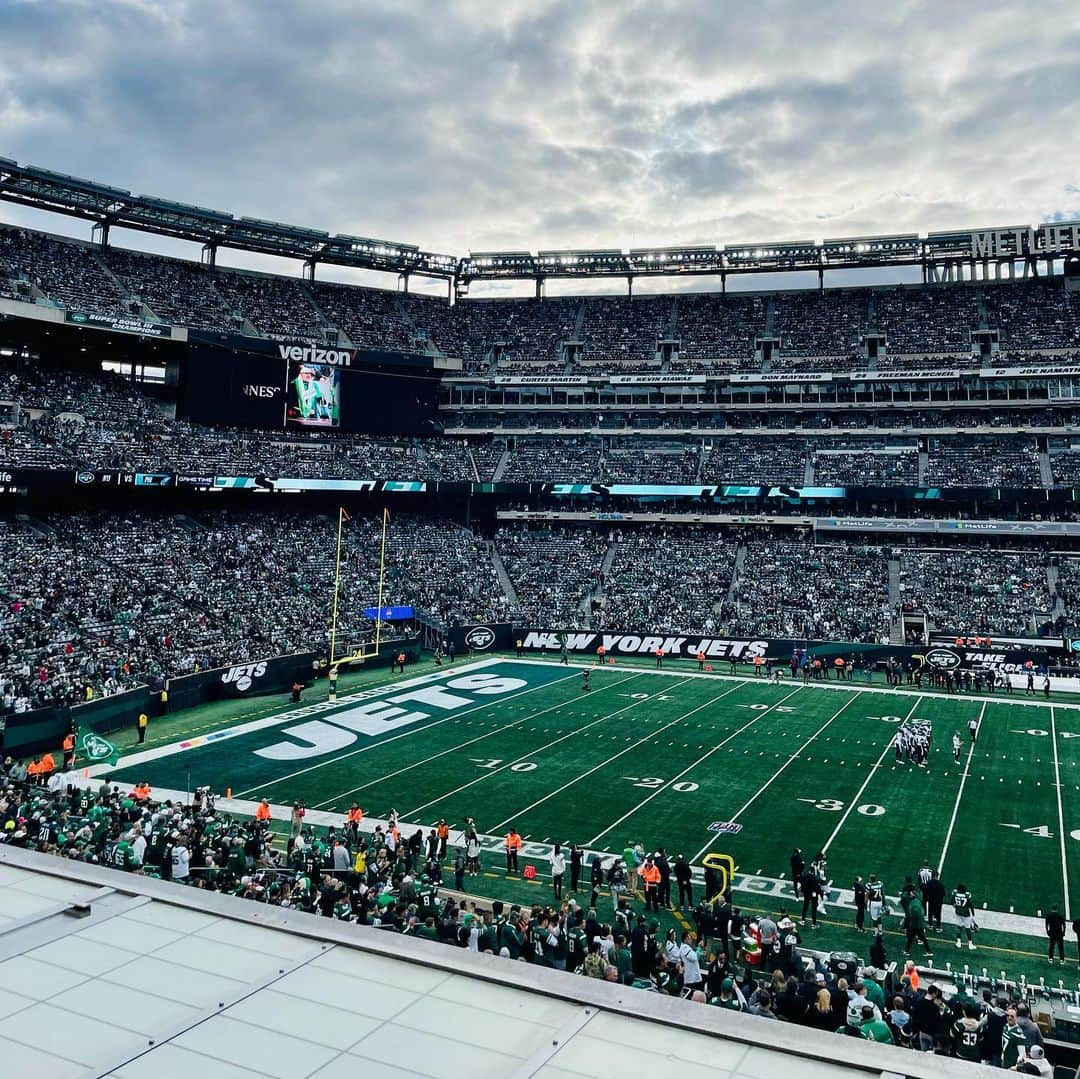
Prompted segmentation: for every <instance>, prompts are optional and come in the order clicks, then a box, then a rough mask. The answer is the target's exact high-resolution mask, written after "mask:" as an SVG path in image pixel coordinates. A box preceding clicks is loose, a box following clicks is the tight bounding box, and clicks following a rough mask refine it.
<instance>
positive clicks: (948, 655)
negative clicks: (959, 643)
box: [926, 648, 960, 671]
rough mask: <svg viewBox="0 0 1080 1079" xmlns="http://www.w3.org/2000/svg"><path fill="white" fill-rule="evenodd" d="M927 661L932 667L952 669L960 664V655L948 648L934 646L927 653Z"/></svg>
mask: <svg viewBox="0 0 1080 1079" xmlns="http://www.w3.org/2000/svg"><path fill="white" fill-rule="evenodd" d="M926 662H927V663H929V664H930V666H931V667H939V668H941V669H942V670H945V671H951V670H952V669H953V668H954V667H959V666H960V657H959V656H958V655H957V654H956V653H955V652H951V651H949V649H948V648H932V649H931V650H930V651H929V652H927V653H926Z"/></svg>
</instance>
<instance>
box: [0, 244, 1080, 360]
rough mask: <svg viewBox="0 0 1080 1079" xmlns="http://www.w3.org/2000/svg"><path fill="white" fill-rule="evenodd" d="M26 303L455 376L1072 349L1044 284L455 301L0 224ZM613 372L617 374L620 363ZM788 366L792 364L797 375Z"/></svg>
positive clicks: (6, 272)
mask: <svg viewBox="0 0 1080 1079" xmlns="http://www.w3.org/2000/svg"><path fill="white" fill-rule="evenodd" d="M20 283H21V284H22V285H25V286H26V288H27V289H28V290H29V297H26V296H24V298H32V299H33V300H34V301H36V302H44V303H48V304H55V305H62V306H66V307H68V308H71V309H73V310H77V311H82V312H87V313H94V314H107V315H113V316H118V315H128V316H129V315H137V316H140V317H144V318H148V319H150V320H152V321H156V320H160V321H163V322H167V323H168V322H179V323H181V324H186V325H190V326H194V327H197V328H205V329H216V330H223V331H226V332H244V333H256V334H261V335H264V336H271V337H277V338H289V339H296V340H311V341H316V342H327V341H330V340H336V341H338V342H340V343H342V344H346V343H349V342H351V343H352V344H355V345H358V346H379V347H385V348H392V349H406V350H413V351H421V352H425V351H432V352H435V353H442V354H449V355H457V356H459V357H460V358H461V359H462V360H463V361H464V362H465V364H466V369H467V370H470V371H484V370H487V369H488V368H489V367H490V366H491V365H492V364H493V363H496V362H502V361H504V360H525V361H537V360H551V361H558V362H560V363H561V362H564V361H566V362H573V361H574V359H575V358H577V359H580V360H581V361H583V362H598V363H606V364H610V365H612V366H615V367H621V366H622V365H624V364H626V365H631V366H632V365H640V364H642V363H645V362H648V363H652V362H654V361H655V360H656V359H658V357H659V352H658V348H657V345H658V342H659V341H660V340H661V339H664V340H672V341H675V342H677V347H676V348H675V350H674V358H675V363H676V364H677V369H684V370H691V371H714V372H723V371H736V370H738V371H749V370H753V369H754V368H755V366H756V365H757V364H759V363H760V360H759V359H758V358H757V357H756V350H755V345H756V343H757V342H758V340H759V339H767V340H771V341H776V342H779V353H780V356H781V357H782V359H781V360H780V366H781V367H788V366H797V367H803V366H804V365H803V364H802V363H801V361H802V360H805V359H807V358H810V357H830V358H831V359H832V360H833V367H834V369H841V368H843V367H846V366H850V364H852V363H856V364H861V363H862V362H865V361H858V360H857V357H856V350H857V349H858V347H859V345H860V341H861V338H862V337H863V336H864V335H866V334H877V335H880V336H883V337H884V338H885V340H886V342H887V347H888V353H887V354H886V355H885V356H884V357H883V358H882V359H883V362H882V363H881V364H880V366H881V367H882V369H883V370H888V369H890V368H893V369H897V370H902V369H903V368H904V367H905V366H906V365H907V364H908V363H910V362H911V361H910V358H911V357H915V362H916V363H920V362H924V358H929V357H932V356H934V354H942V353H948V354H951V357H950V361H949V362H950V366H956V365H957V364H967V365H971V364H975V363H978V362H979V360H978V357H977V355H973V353H972V334H973V332H974V331H978V330H984V331H996V332H997V333H998V335H999V338H1000V341H1001V347H1002V349H1003V350H1005V351H1007V352H1015V351H1017V350H1019V349H1023V350H1033V349H1045V350H1055V351H1057V350H1066V349H1075V348H1077V347H1078V345H1080V311H1078V309H1077V304H1076V303H1075V302H1074V301H1073V298H1072V296H1071V295H1070V294H1069V293H1068V292H1066V291H1065V290H1064V289H1062V288H1061V286H1060V282H1055V281H1025V282H1000V283H990V282H980V283H977V284H972V283H962V284H957V285H939V286H934V287H916V286H875V287H873V288H868V289H830V290H827V291H825V292H824V293H818V292H817V291H815V290H807V291H805V292H779V293H775V294H758V293H729V294H723V293H720V294H717V293H682V294H679V295H671V296H668V295H659V296H658V295H642V296H638V297H635V298H633V299H631V298H629V297H625V296H586V297H553V298H549V299H545V300H535V299H499V300H491V299H478V300H469V299H465V300H462V301H460V302H459V303H457V304H456V305H454V306H450V305H449V304H448V303H446V302H445V301H442V300H439V299H436V298H434V297H428V296H416V295H405V294H398V293H394V292H390V291H387V290H380V289H372V288H363V287H357V286H348V285H340V284H333V283H322V282H318V283H313V284H308V283H305V282H303V281H301V280H299V279H297V278H287V277H283V276H278V275H270V274H256V273H247V272H242V271H238V270H231V269H223V268H206V267H203V266H201V265H199V264H197V263H192V262H186V261H182V260H176V259H171V258H166V257H163V256H158V255H148V254H141V253H135V252H130V251H124V250H122V249H116V248H107V249H103V248H101V247H97V246H91V245H87V244H82V243H78V242H75V241H72V240H67V239H61V238H59V237H53V236H49V235H47V234H44V233H38V232H31V231H28V230H25V229H17V228H12V227H4V228H0V287H2V288H3V291H4V292H5V293H7V294H9V295H15V294H17V292H18V289H17V288H16V286H17V285H19V284H20ZM624 369H630V368H629V367H627V368H624ZM804 369H807V368H805V367H804Z"/></svg>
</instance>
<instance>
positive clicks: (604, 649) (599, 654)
mask: <svg viewBox="0 0 1080 1079" xmlns="http://www.w3.org/2000/svg"><path fill="white" fill-rule="evenodd" d="M606 651H607V649H606V648H605V647H604V646H603V645H600V647H599V648H597V650H596V654H597V655H598V656H599V657H600V658H601V659H603V658H604V653H605V652H606Z"/></svg>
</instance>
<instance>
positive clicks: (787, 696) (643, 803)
mask: <svg viewBox="0 0 1080 1079" xmlns="http://www.w3.org/2000/svg"><path fill="white" fill-rule="evenodd" d="M751 684H753V683H751ZM800 689H802V686H796V687H795V688H794V689H793V690H792V691H791V692H790V693H786V694H785V695H784V696H783V697H781V698H780V700H778V701H777V702H776V704H770V705H769V707H768V708H766V709H764V710H763V711H760V712H758V713H757V715H756V716H754V718H753V719H752V720H750V722H749V723H744V724H743V725H742V726H741V727H740V728H739V729H738V730H737V731H734V732H732V733H731V734H729V735H728V736H727V737H726V738H725V739H724V740H723V741H722V742H718V743H717V744H716V745H715V746H713V747H712V749H710V750H709V751H708V752H707V753H705V754H703V755H702V756H700V757H698V759H697V760H696V761H694V762H693V764H689V765H687V766H686V767H685V768H684V769H683V770H682V771H681V772H680V773H679V774H678V775H677V776H675V777H674V778H673V779H669V780H668V781H667V782H666V783H665V784H664V785H663V786H662V787H657V788H656V790H654V791H653V792H652V794H650V795H649V796H648V797H646V798H643V799H642V800H641V801H640V802H638V804H637V805H636V806H634V807H633V808H632V809H630V810H628V811H627V812H626V813H624V814H623V815H622V816H621V817H620V818H619V819H618V820H616V821H612V822H611V824H609V825H608V826H607V827H606V828H605V829H604V830H603V831H602V832H601V833H600V834H599V835H595V836H593V838H592V839H590V840H589V846H590V847H591V846H593V845H594V844H595V843H596V842H597V840H599V839H602V838H603V837H604V836H606V835H607V834H608V832H610V831H611V830H612V829H614V828H617V827H618V826H619V825H620V824H622V822H623V821H624V820H626V819H627V817H632V816H633V815H634V814H635V813H637V812H638V811H639V810H640V809H642V808H644V807H645V806H646V805H648V804H649V802H651V801H652V800H653V799H654V798H655V797H656V796H657V795H658V794H663V793H664V791H666V790H668V789H669V788H670V787H671V786H672V785H673V784H675V783H678V782H679V780H680V779H682V777H683V776H684V775H686V773H687V772H692V771H693V770H694V769H695V768H697V767H698V766H699V765H701V764H703V763H704V762H705V761H707V760H708V759H709V758H710V757H711V756H712V755H713V754H714V753H715V752H716V751H717V750H720V749H723V748H724V746H726V745H727V744H728V742H730V741H731V740H732V738H736V737H738V736H739V735H740V734H742V733H743V731H746V730H749V729H750V728H751V727H752V726H753V725H754V724H755V723H757V722H758V721H759V720H762V719H764V718H765V717H766V716H767V715H768V714H769V713H770V712H771V711H772V710H773V709H774V708H779V707H780V705H782V704H783V703H784V701H787V700H790V699H791V698H792V697H794V696H795V694H796V693H798V692H799V690H800Z"/></svg>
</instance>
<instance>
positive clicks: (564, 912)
mask: <svg viewBox="0 0 1080 1079" xmlns="http://www.w3.org/2000/svg"><path fill="white" fill-rule="evenodd" d="M305 816H306V809H305V807H304V805H303V803H300V802H297V803H295V804H294V806H293V807H292V810H291V813H290V818H289V820H288V821H287V822H286V821H282V822H281V826H282V827H283V828H284V829H285V830H284V832H280V831H277V830H275V828H274V825H273V822H272V819H271V818H272V814H271V811H270V807H269V805H268V804H267V803H266V801H265V800H264V801H263V802H262V803H260V805H259V807H258V808H257V810H256V813H255V817H254V819H253V820H249V819H242V818H236V817H233V816H230V815H228V814H225V813H221V812H218V811H217V807H216V799H215V796H214V794H213V793H212V792H211V791H210V790H209V788H200V789H199V790H197V791H196V792H195V794H194V797H193V798H192V799H191V800H190V802H187V801H179V800H178V801H160V800H155V799H154V797H153V792H152V790H151V789H150V788H149V786H148V785H144V784H135V785H134V786H133V787H129V786H128V785H127V784H123V785H120V784H117V783H110V782H109V781H108V780H107V779H106V780H104V781H103V782H101V783H100V784H96V785H95V784H93V783H91V784H89V785H81V784H80V783H79V782H78V776H77V772H71V773H67V772H64V771H61V770H59V769H57V770H54V771H52V772H51V773H49V774H48V775H45V774H43V773H41V772H40V771H35V773H34V774H33V775H29V774H28V769H27V766H26V765H25V764H23V763H21V762H18V761H14V760H12V759H11V758H10V757H9V758H6V759H5V760H4V762H3V764H2V765H0V844H6V845H11V846H12V847H16V848H20V849H25V850H32V851H38V852H41V853H46V854H52V855H56V856H59V857H62V858H68V859H71V860H74V861H79V862H86V863H91V864H96V865H103V866H108V867H111V868H113V869H115V870H116V871H117V872H127V873H136V874H145V875H149V876H153V877H157V878H160V879H162V880H166V881H171V882H173V883H175V884H176V885H178V886H188V887H194V888H199V889H203V890H206V891H210V892H217V893H221V894H224V895H231V896H235V897H238V898H241V899H245V900H248V901H250V902H256V903H263V904H268V905H274V906H280V907H285V908H288V909H290V910H295V911H302V912H305V913H308V914H313V915H315V916H318V917H324V918H331V919H334V920H335V921H339V922H349V923H354V924H357V925H363V926H369V927H377V928H379V929H380V930H383V931H386V932H396V933H402V934H404V935H408V936H413V937H416V938H418V939H420V940H426V941H430V942H432V943H436V942H438V943H442V944H444V945H447V946H450V947H457V948H461V949H465V950H469V951H472V952H476V953H487V954H491V955H497V956H500V957H502V958H504V959H507V960H510V961H519V962H527V963H532V964H535V965H537V966H540V967H545V968H548V969H554V970H561V971H566V972H568V973H569V974H571V975H576V976H579V977H590V978H597V979H603V980H605V981H609V982H616V983H620V984H622V985H626V986H629V987H632V988H635V989H638V990H640V991H643V992H654V993H660V994H664V995H666V996H672V997H680V996H681V997H683V998H685V999H687V1000H688V1002H689V1003H690V1004H691V1005H692V1006H701V1005H705V1006H712V1007H718V1008H722V1009H725V1010H728V1011H734V1012H742V1013H745V1014H747V1015H749V1016H753V1017H756V1018H758V1019H761V1020H765V1021H773V1022H788V1023H794V1024H799V1025H803V1026H807V1027H811V1028H814V1029H817V1030H821V1031H827V1032H828V1031H831V1032H835V1033H836V1034H838V1035H842V1036H848V1037H855V1038H861V1039H866V1040H872V1041H876V1042H882V1043H885V1044H889V1045H894V1044H895V1045H899V1046H904V1047H907V1048H909V1049H912V1050H918V1051H922V1052H928V1053H929V1052H933V1053H938V1054H941V1055H955V1056H958V1057H961V1058H962V1059H966V1060H969V1061H983V1062H985V1063H989V1064H993V1065H997V1066H999V1067H1004V1068H1014V1069H1016V1070H1023V1071H1026V1072H1027V1073H1028V1074H1034V1075H1049V1074H1050V1072H1049V1070H1048V1067H1049V1065H1047V1064H1046V1055H1045V1050H1044V1037H1043V1034H1042V1033H1041V1031H1040V1030H1039V1028H1038V1026H1037V1025H1036V1024H1035V1023H1034V1022H1033V1021H1032V1020H1031V1015H1030V1011H1029V1009H1028V1007H1027V1005H1026V1004H1025V1003H1024V1002H1023V1001H1022V999H1021V998H1020V997H1019V996H1016V997H1011V996H1010V995H1009V994H998V995H997V996H995V995H994V994H993V993H992V992H991V991H990V990H985V991H983V993H982V995H981V997H975V996H974V995H972V993H971V992H970V991H969V987H967V986H966V985H964V984H961V985H960V987H959V989H958V990H957V991H956V992H955V993H954V994H952V995H951V996H950V998H949V1000H948V1001H947V1002H946V1000H945V998H944V996H943V994H942V991H941V988H940V987H939V986H937V985H936V984H934V983H933V982H932V981H931V980H930V979H929V978H927V979H926V984H925V985H924V984H923V978H922V977H921V976H920V973H919V971H918V969H917V968H916V967H915V964H914V963H913V962H911V961H908V962H906V963H905V964H904V965H903V966H902V967H899V966H891V965H890V962H889V956H888V954H887V945H886V943H885V940H884V936H883V934H882V932H881V931H880V927H875V930H876V931H875V933H874V936H873V938H872V942H871V944H870V948H869V962H866V961H865V960H859V959H857V958H856V957H854V956H853V957H851V959H852V961H851V962H850V965H849V966H848V967H847V968H846V969H837V968H836V967H835V966H834V965H833V964H832V963H831V961H829V957H828V956H826V955H824V954H823V953H820V952H814V951H812V950H811V949H809V948H807V947H806V946H805V945H804V944H803V941H802V937H801V933H800V927H799V925H797V924H796V922H795V920H794V919H793V918H792V917H790V916H789V915H788V913H787V912H786V911H785V910H784V909H782V906H778V907H777V909H776V910H775V912H772V911H770V912H767V913H762V914H759V915H756V916H755V915H751V914H750V913H743V911H742V910H741V909H740V908H739V907H738V906H737V905H736V904H735V903H734V902H733V898H732V894H731V893H730V892H727V893H723V894H722V893H721V892H720V888H719V887H718V885H717V882H716V880H715V878H714V879H713V880H712V881H711V882H710V880H709V879H708V878H707V879H706V881H705V886H704V888H703V889H701V888H700V886H699V885H696V884H695V882H694V880H693V877H692V872H691V869H690V866H689V865H688V863H687V862H686V860H685V858H684V857H683V856H682V855H679V856H678V857H672V858H669V856H668V855H667V854H666V852H665V851H664V849H663V848H662V847H661V848H658V849H657V850H656V851H655V852H651V853H647V852H646V850H645V848H644V847H643V846H641V844H640V843H638V844H636V845H634V844H631V845H630V846H628V848H627V849H626V851H624V852H623V855H622V856H621V857H620V856H619V855H617V854H616V855H615V856H613V857H612V858H610V859H608V860H607V861H606V862H605V861H604V860H602V858H601V856H600V855H593V856H592V859H591V860H590V861H586V860H585V858H584V856H583V852H582V851H581V849H580V848H577V847H574V846H571V847H570V848H568V850H567V851H566V852H562V851H561V849H560V848H559V847H556V848H555V851H554V855H553V860H552V866H551V868H552V873H553V877H552V886H553V889H554V902H553V903H552V904H550V905H549V904H545V903H543V902H539V903H535V904H533V905H531V906H529V905H516V904H509V903H504V902H502V901H496V902H492V903H488V902H487V901H483V902H478V901H476V900H471V899H470V898H469V896H468V889H469V887H470V884H471V882H472V880H473V878H474V877H475V876H476V875H477V874H478V873H479V872H480V870H481V859H482V857H484V855H483V853H482V848H481V843H480V837H479V836H478V834H477V832H476V826H475V825H474V824H473V823H472V821H471V819H469V820H467V821H466V823H465V829H464V833H463V844H462V845H461V846H457V847H450V845H449V842H448V840H449V836H450V830H449V827H448V826H447V825H446V822H445V821H441V822H440V823H439V824H438V825H437V826H435V827H431V828H430V829H429V830H428V832H427V833H426V834H425V832H424V830H423V828H419V827H410V826H408V825H404V824H401V823H399V822H398V820H397V819H396V817H394V816H392V817H391V819H390V821H389V822H388V823H387V825H386V827H385V828H384V827H383V824H382V823H381V822H380V823H378V824H376V826H375V828H374V830H373V831H368V830H367V828H363V827H361V823H362V821H363V811H362V810H361V809H360V807H359V806H358V805H356V804H354V805H353V807H352V808H351V809H350V810H349V812H348V813H347V814H346V815H345V817H344V819H343V820H342V822H341V823H340V825H339V826H333V827H330V828H329V829H320V830H316V829H315V828H313V827H311V826H310V825H307V824H305V819H304V818H305ZM515 834H516V833H514V831H513V829H512V830H511V833H510V834H508V837H507V849H508V850H510V849H511V840H512V837H513V836H514V835H515ZM515 850H516V848H515ZM798 854H799V852H798V851H797V850H796V852H795V855H798ZM793 857H794V856H793ZM508 860H509V856H508ZM567 868H569V881H567V880H566V871H567ZM707 872H712V871H707ZM911 879H912V878H910V877H909V878H908V880H909V881H910V880H911ZM870 880H871V884H872V883H873V881H875V880H876V878H874V877H872V878H870ZM801 883H802V888H803V890H804V892H805V893H806V895H807V897H808V899H807V901H808V903H809V904H810V905H811V909H812V910H814V911H816V909H817V899H816V895H817V893H818V892H819V891H820V888H821V885H820V876H819V870H818V868H817V867H816V866H807V867H805V874H804V875H803V876H802V878H801ZM639 886H640V889H641V892H640V893H639V891H638V888H639ZM676 886H677V888H678V905H679V907H680V909H681V910H683V911H685V910H687V908H688V907H689V909H690V912H691V916H692V917H693V919H694V922H695V925H696V932H694V931H691V930H688V929H685V930H681V929H677V928H672V929H670V930H668V931H667V932H666V933H664V934H663V935H662V934H661V928H660V926H661V923H660V919H659V917H658V915H659V912H660V910H661V909H665V910H674V907H675V902H674V899H673V890H674V888H675V887H676ZM695 888H698V902H697V903H696V904H695V902H694V892H695ZM639 894H641V895H643V897H644V899H645V903H644V910H642V909H640V908H638V907H636V904H637V903H638V897H639ZM586 896H587V897H588V899H587V901H585V900H586ZM602 898H603V899H604V900H605V902H604V903H601V899H602ZM905 900H906V902H905ZM954 902H955V897H954ZM901 905H902V906H903V907H904V911H905V924H906V926H907V932H908V937H909V941H910V940H911V938H912V936H913V934H914V935H917V936H919V937H920V938H921V940H923V941H925V940H926V931H925V928H924V927H928V928H933V927H932V926H928V919H927V916H926V911H925V909H924V906H923V899H922V898H920V896H919V895H918V893H917V891H916V889H915V888H914V887H913V886H912V887H911V888H910V890H908V889H905V892H904V894H902V895H901ZM609 908H610V914H609V913H608V911H609ZM960 910H961V908H960V907H959V906H957V911H958V912H959V911H960ZM804 911H805V907H804ZM864 915H865V910H864ZM813 917H814V922H813V924H814V926H815V927H816V925H817V921H816V914H814V916H813ZM960 917H961V915H960V914H959V913H958V918H960ZM877 920H878V921H880V915H878V918H877ZM961 920H962V919H961ZM802 924H803V925H804V926H805V924H806V919H805V918H804V919H803V923H802ZM949 928H950V929H951V928H952V927H951V926H950V927H949ZM1025 1062H1030V1063H1031V1065H1032V1067H1031V1068H1028V1067H1026V1063H1025Z"/></svg>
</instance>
